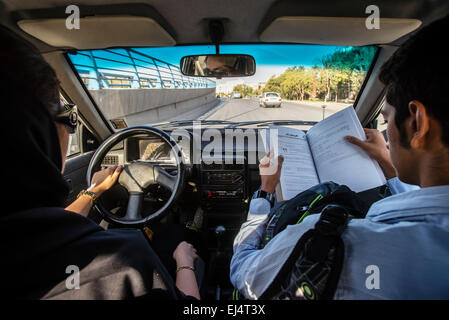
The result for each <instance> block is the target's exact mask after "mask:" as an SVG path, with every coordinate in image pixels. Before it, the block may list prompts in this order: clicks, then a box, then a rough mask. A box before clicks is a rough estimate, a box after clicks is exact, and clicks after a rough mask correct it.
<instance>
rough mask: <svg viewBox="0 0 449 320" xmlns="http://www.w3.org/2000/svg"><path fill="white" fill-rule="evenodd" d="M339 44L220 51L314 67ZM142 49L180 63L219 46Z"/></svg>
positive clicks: (279, 63) (229, 47)
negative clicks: (189, 56) (184, 58)
mask: <svg viewBox="0 0 449 320" xmlns="http://www.w3.org/2000/svg"><path fill="white" fill-rule="evenodd" d="M338 48H339V47H336V46H319V45H300V44H298V45H296V44H292V45H290V44H254V45H221V46H220V53H241V54H249V55H252V56H253V57H254V59H255V60H256V65H264V66H299V65H302V66H306V67H307V66H310V67H311V66H313V65H315V64H318V65H319V64H320V63H319V59H320V58H321V57H322V56H324V55H326V54H328V53H333V52H334V51H335V50H337V49H338ZM137 50H138V51H140V52H142V53H145V54H148V55H150V56H153V57H155V58H158V59H161V60H164V61H166V62H169V63H171V64H174V65H179V61H180V60H181V58H182V57H183V56H186V55H193V54H214V53H215V46H179V47H164V48H140V49H137Z"/></svg>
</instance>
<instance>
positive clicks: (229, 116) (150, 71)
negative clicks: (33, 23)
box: [68, 44, 377, 129]
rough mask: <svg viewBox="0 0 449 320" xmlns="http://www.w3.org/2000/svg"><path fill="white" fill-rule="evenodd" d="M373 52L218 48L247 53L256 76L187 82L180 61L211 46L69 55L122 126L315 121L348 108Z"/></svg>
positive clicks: (301, 47)
mask: <svg viewBox="0 0 449 320" xmlns="http://www.w3.org/2000/svg"><path fill="white" fill-rule="evenodd" d="M376 51H377V47H375V46H366V47H338V46H321V45H295V44H253V45H221V46H220V53H238V54H248V55H251V56H253V57H254V59H255V61H256V73H255V74H254V75H253V76H250V77H241V78H222V79H216V78H201V77H188V76H184V75H182V74H181V72H180V69H179V63H180V60H181V58H182V57H183V56H187V55H194V54H214V53H215V46H206V45H204V46H179V47H162V48H135V49H132V48H129V49H105V50H88V51H78V52H76V53H71V54H68V57H69V59H70V60H71V62H72V63H73V65H74V67H75V69H76V71H77V72H78V74H79V76H80V79H81V80H82V81H83V82H84V84H85V85H86V88H87V89H88V90H89V92H90V94H91V95H92V97H93V98H94V100H95V101H96V103H97V105H98V106H99V108H100V110H101V111H102V112H103V114H104V115H105V117H106V118H107V119H108V120H109V121H111V122H112V123H113V124H114V126H115V127H116V129H119V128H120V126H117V123H120V124H123V123H125V124H126V125H127V126H134V125H143V124H156V123H166V122H172V123H175V121H176V123H178V124H180V123H183V122H185V121H193V120H202V121H209V122H210V123H214V124H219V123H220V122H221V123H227V124H229V123H244V124H250V123H252V122H257V123H259V124H260V123H263V122H264V121H267V122H270V121H271V122H272V121H274V120H276V121H289V122H292V121H307V122H310V121H312V122H316V121H320V120H322V119H323V118H325V117H327V116H329V115H331V114H333V113H335V112H337V111H339V110H341V109H343V108H344V107H347V106H348V105H352V104H353V102H354V101H355V99H356V98H357V95H358V93H359V91H360V89H361V86H362V84H363V81H364V79H365V76H366V74H367V72H368V70H369V68H370V65H371V63H372V61H373V59H374V56H375V53H376ZM273 97H276V98H277V99H273ZM270 98H271V99H270Z"/></svg>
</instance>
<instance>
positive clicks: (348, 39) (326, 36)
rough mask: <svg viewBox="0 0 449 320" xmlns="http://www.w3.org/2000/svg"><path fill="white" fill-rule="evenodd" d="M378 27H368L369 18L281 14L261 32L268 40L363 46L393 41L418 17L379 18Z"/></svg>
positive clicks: (410, 28) (414, 26) (409, 29)
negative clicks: (367, 20)
mask: <svg viewBox="0 0 449 320" xmlns="http://www.w3.org/2000/svg"><path fill="white" fill-rule="evenodd" d="M379 21H380V23H379V27H380V28H379V29H368V28H367V27H366V25H365V22H366V18H347V17H299V16H294V17H288V16H285V17H279V18H276V19H275V20H274V21H273V22H272V23H271V24H270V25H268V27H267V28H266V29H265V30H264V31H263V32H262V33H261V35H260V40H262V41H265V42H293V43H312V44H323V45H341V46H364V45H371V44H386V43H390V42H392V41H394V40H396V39H399V38H400V37H402V36H404V35H406V34H407V33H409V32H412V31H413V30H415V29H417V28H418V27H419V26H420V25H421V21H420V20H417V19H396V18H379Z"/></svg>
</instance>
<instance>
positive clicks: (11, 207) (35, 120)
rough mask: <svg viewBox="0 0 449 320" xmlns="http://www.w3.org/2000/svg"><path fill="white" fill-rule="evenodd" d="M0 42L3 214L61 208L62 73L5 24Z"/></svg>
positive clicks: (65, 189) (0, 30)
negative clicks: (58, 124) (58, 126)
mask: <svg viewBox="0 0 449 320" xmlns="http://www.w3.org/2000/svg"><path fill="white" fill-rule="evenodd" d="M0 42H1V43H2V49H0V112H1V113H0V114H1V122H0V139H1V140H0V141H1V149H2V152H1V154H2V155H1V165H0V167H1V168H0V178H1V184H2V186H3V188H2V191H1V193H2V200H3V201H2V207H3V208H2V209H1V213H0V215H2V216H5V215H8V214H10V213H13V212H18V211H23V210H27V209H32V208H40V207H61V206H62V205H63V203H64V200H65V198H66V196H67V193H68V185H67V183H66V181H65V180H64V178H63V177H62V175H61V168H62V157H61V150H60V144H59V138H58V134H57V129H56V125H55V123H54V120H53V119H54V116H55V115H56V113H57V112H58V108H59V104H58V101H56V99H58V100H59V96H58V90H59V88H58V83H57V78H56V75H55V73H54V71H53V69H51V67H50V66H49V65H48V64H47V63H46V62H45V60H44V59H43V58H42V56H41V55H40V54H39V52H37V50H36V49H35V48H34V47H33V46H31V45H30V44H29V43H27V42H25V41H23V40H21V39H20V38H18V37H16V36H15V35H14V34H12V33H11V32H10V31H9V30H7V29H5V28H3V27H2V28H0ZM55 92H56V93H55Z"/></svg>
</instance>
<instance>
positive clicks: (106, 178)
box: [89, 166, 123, 197]
mask: <svg viewBox="0 0 449 320" xmlns="http://www.w3.org/2000/svg"><path fill="white" fill-rule="evenodd" d="M122 169H123V167H122V166H115V167H111V168H106V169H103V170H100V171H97V172H95V173H94V175H93V177H92V182H91V187H90V188H89V190H90V191H92V192H93V193H95V195H96V196H97V197H99V196H101V194H102V193H103V192H105V191H107V190H109V189H110V188H111V187H112V186H113V185H114V184H115V183H116V182H117V180H118V178H119V176H120V172H121V171H122Z"/></svg>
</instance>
